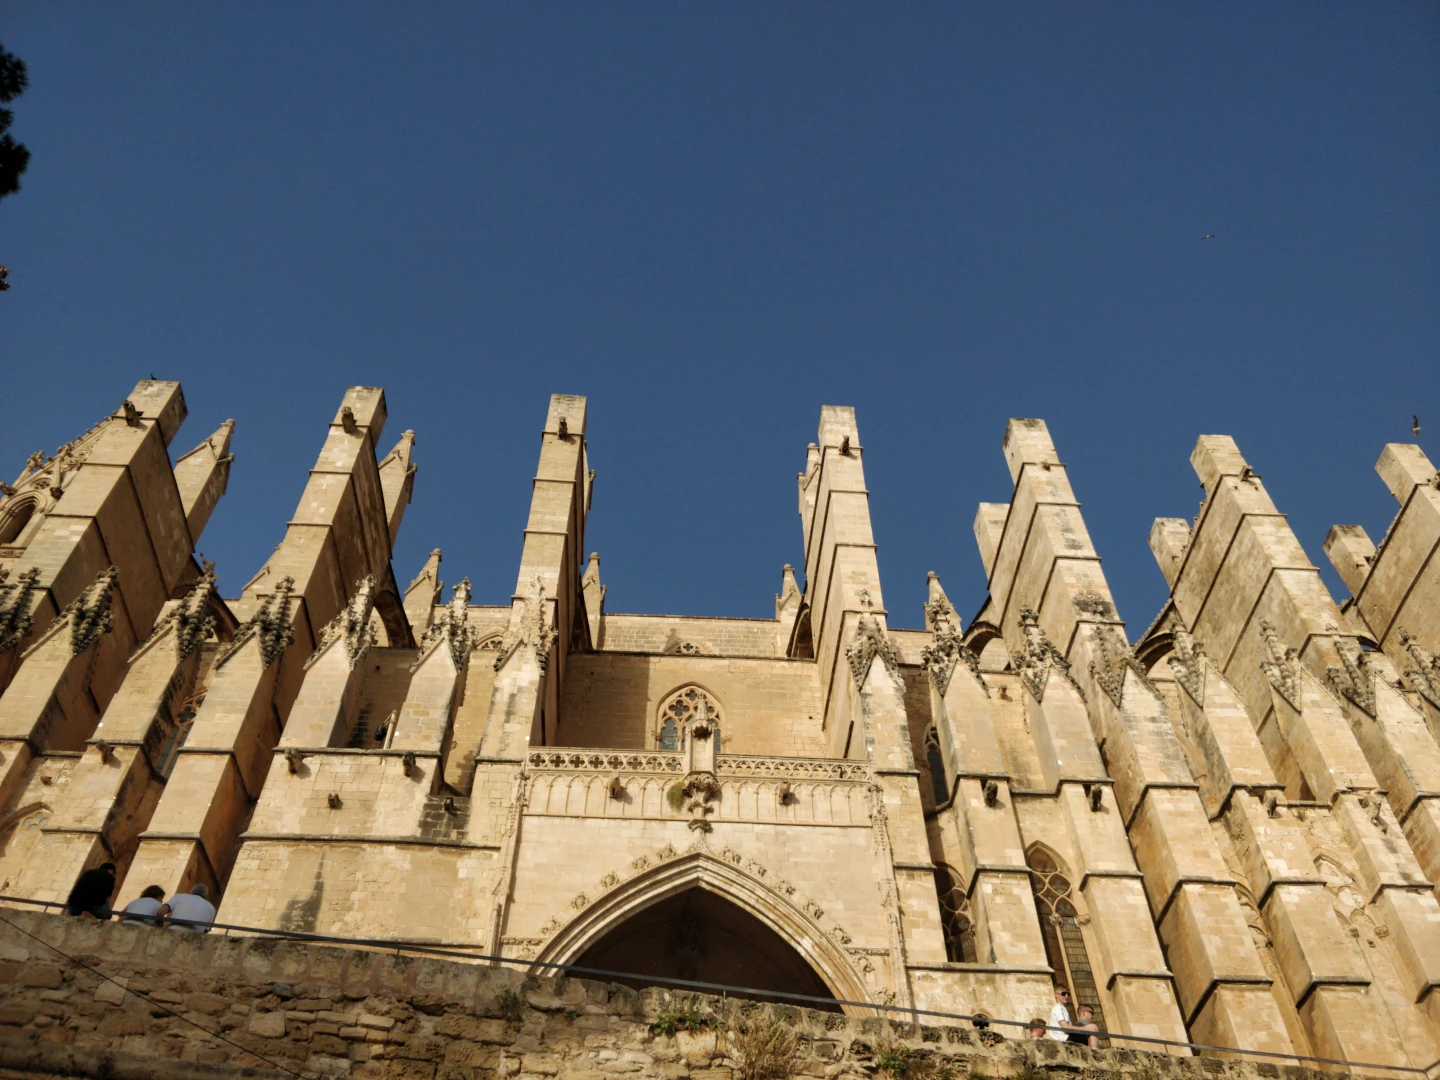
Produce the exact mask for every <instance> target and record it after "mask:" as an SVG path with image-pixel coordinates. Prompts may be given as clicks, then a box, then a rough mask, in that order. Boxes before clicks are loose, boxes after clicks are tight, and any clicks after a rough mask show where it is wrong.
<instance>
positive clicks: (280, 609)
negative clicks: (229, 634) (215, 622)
mask: <svg viewBox="0 0 1440 1080" xmlns="http://www.w3.org/2000/svg"><path fill="white" fill-rule="evenodd" d="M294 589H295V579H294V578H293V577H290V576H289V575H288V574H287V575H286V576H285V577H283V578H281V579H280V580H279V581H277V582H276V583H275V591H274V592H273V593H271V594H270V595H269V596H267V597H266V598H265V599H264V600H263V601H261V603H260V606H259V607H257V608H256V609H255V614H253V615H251V616H250V618H248V619H246V620H245V622H244V623H242V624H241V626H240V629H239V630H238V631H237V632H236V634H235V640H234V641H232V642H230V644H229V645H227V646H225V648H223V649H222V650H220V655H219V656H218V657H216V658H215V666H216V667H217V668H219V667H223V666H224V665H225V663H226V662H227V661H229V659H230V658H231V657H232V656H234V655H235V654H236V653H238V652H239V651H240V649H241V648H242V647H243V646H244V645H245V643H246V642H247V641H249V640H250V639H251V638H255V639H256V640H257V641H258V642H259V644H260V660H261V667H262V668H268V667H269V666H270V665H271V664H273V663H274V662H275V661H276V660H278V659H280V657H281V655H282V654H283V653H284V652H285V649H286V648H287V647H288V646H289V645H290V643H291V642H292V641H294V640H295V626H294V624H293V623H292V622H291V621H290V594H291V592H293V591H294Z"/></svg>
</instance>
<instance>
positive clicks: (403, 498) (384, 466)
mask: <svg viewBox="0 0 1440 1080" xmlns="http://www.w3.org/2000/svg"><path fill="white" fill-rule="evenodd" d="M414 453H415V432H413V431H407V432H405V433H404V434H403V435H401V436H400V441H399V442H398V443H396V444H395V448H394V449H393V450H391V451H390V453H388V454H386V455H385V460H383V461H382V462H380V488H381V490H382V491H384V493H385V520H386V522H387V523H388V524H389V526H390V543H391V544H392V545H393V544H394V543H395V537H396V536H398V535H399V534H400V521H401V519H402V518H403V517H404V516H405V508H406V507H407V506H409V505H410V496H411V493H412V492H413V491H414V490H415V470H416V468H417V466H416V465H415V463H414V462H413V461H411V458H412V456H413V455H414Z"/></svg>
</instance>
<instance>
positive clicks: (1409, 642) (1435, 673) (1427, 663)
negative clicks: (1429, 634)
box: [0, 609, 1440, 709]
mask: <svg viewBox="0 0 1440 1080" xmlns="http://www.w3.org/2000/svg"><path fill="white" fill-rule="evenodd" d="M0 610H3V609H0ZM0 625H3V624H0ZM1400 647H1401V648H1403V649H1404V650H1405V651H1406V653H1408V654H1409V656H1410V660H1411V663H1412V664H1413V665H1414V666H1413V667H1407V668H1406V669H1405V678H1406V679H1408V680H1409V681H1410V685H1411V686H1413V687H1414V688H1415V690H1416V691H1417V692H1418V693H1419V694H1420V696H1421V697H1423V698H1425V699H1426V700H1427V701H1429V702H1430V704H1431V705H1434V706H1435V707H1436V708H1437V709H1440V658H1437V657H1436V656H1435V655H1434V654H1432V653H1431V652H1430V651H1429V650H1428V649H1425V648H1423V647H1421V645H1420V642H1419V641H1418V640H1417V639H1416V637H1415V635H1414V634H1412V633H1410V631H1408V630H1406V629H1405V628H1404V627H1403V626H1402V627H1400ZM0 648H4V645H3V644H0Z"/></svg>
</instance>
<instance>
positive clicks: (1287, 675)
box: [1260, 619, 1300, 711]
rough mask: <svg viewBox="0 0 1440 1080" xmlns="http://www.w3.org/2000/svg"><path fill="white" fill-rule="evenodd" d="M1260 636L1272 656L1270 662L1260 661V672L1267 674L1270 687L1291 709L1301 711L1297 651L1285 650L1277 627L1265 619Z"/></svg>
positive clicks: (1261, 624) (1262, 622)
mask: <svg viewBox="0 0 1440 1080" xmlns="http://www.w3.org/2000/svg"><path fill="white" fill-rule="evenodd" d="M1260 636H1261V637H1262V638H1263V639H1264V641H1265V651H1266V652H1267V653H1269V654H1270V659H1269V660H1261V661H1260V670H1261V671H1263V672H1265V677H1266V678H1267V679H1269V680H1270V685H1271V686H1273V687H1275V689H1276V690H1277V691H1278V692H1279V694H1280V696H1281V697H1283V698H1284V699H1285V700H1286V701H1288V702H1289V703H1290V707H1291V708H1292V709H1295V710H1296V711H1299V709H1300V684H1299V680H1298V679H1297V678H1296V668H1298V667H1299V664H1300V662H1299V660H1297V659H1296V657H1295V650H1294V649H1286V648H1283V647H1282V646H1281V645H1280V636H1279V635H1278V634H1277V633H1276V632H1275V627H1274V626H1272V625H1271V624H1270V623H1269V622H1267V621H1265V620H1264V619H1261V620H1260Z"/></svg>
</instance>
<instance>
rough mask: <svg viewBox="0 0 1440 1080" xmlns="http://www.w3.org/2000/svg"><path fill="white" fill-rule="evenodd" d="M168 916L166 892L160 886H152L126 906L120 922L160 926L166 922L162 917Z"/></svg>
mask: <svg viewBox="0 0 1440 1080" xmlns="http://www.w3.org/2000/svg"><path fill="white" fill-rule="evenodd" d="M168 914H170V908H169V905H167V904H166V903H165V890H164V889H162V888H161V887H160V886H159V885H151V886H149V887H148V888H146V890H145V891H144V892H142V893H141V894H140V895H139V896H137V897H136V898H135V899H134V900H131V901H130V903H128V904H126V905H125V910H124V911H122V912H121V913H120V921H121V922H122V923H131V924H134V925H139V926H159V925H160V924H161V923H162V922H163V921H164V919H163V918H162V917H161V916H164V915H168Z"/></svg>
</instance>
